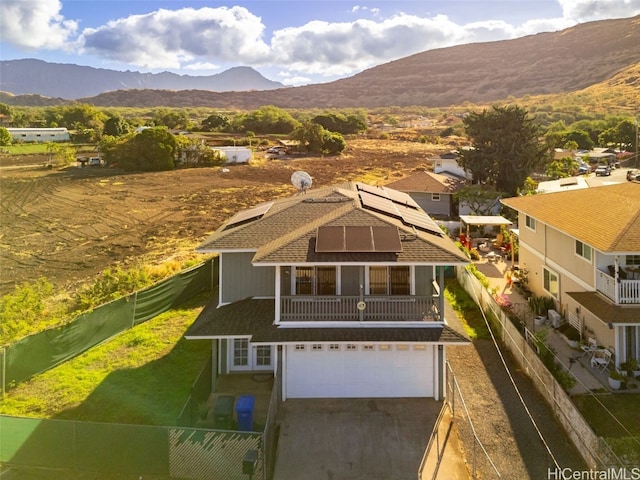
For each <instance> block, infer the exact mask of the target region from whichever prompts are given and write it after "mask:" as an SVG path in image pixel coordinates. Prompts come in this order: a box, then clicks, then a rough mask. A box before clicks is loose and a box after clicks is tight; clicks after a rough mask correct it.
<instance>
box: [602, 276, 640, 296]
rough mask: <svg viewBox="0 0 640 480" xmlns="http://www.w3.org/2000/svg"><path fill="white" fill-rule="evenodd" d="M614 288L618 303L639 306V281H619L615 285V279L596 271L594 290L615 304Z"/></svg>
mask: <svg viewBox="0 0 640 480" xmlns="http://www.w3.org/2000/svg"><path fill="white" fill-rule="evenodd" d="M616 288H617V290H618V300H617V302H618V303H621V304H622V303H624V304H640V280H620V281H619V282H618V284H617V285H616V281H615V278H613V277H612V276H611V275H609V274H607V273H605V272H603V271H602V270H596V289H597V290H598V291H599V292H601V293H603V294H604V295H606V296H607V297H608V298H610V299H611V300H612V301H613V302H616Z"/></svg>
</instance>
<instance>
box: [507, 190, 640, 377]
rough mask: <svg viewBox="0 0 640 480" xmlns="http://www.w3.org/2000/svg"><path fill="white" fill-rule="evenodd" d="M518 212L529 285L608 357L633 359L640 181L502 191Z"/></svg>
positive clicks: (638, 351)
mask: <svg viewBox="0 0 640 480" xmlns="http://www.w3.org/2000/svg"><path fill="white" fill-rule="evenodd" d="M502 203H504V204H505V205H506V206H508V207H511V208H513V209H515V210H517V212H518V225H519V248H520V252H519V255H520V260H519V263H520V268H526V269H527V270H528V272H529V275H528V278H529V287H530V289H531V290H532V291H533V292H534V293H535V294H537V295H550V296H552V297H553V298H554V299H555V300H556V302H557V307H558V308H557V310H559V311H561V312H562V313H563V314H564V316H565V318H566V319H567V320H569V321H570V322H571V323H572V324H574V325H576V326H577V328H578V329H579V330H580V331H581V332H582V334H583V335H584V337H588V336H589V337H595V339H596V340H597V342H598V344H599V345H602V346H604V347H606V348H609V349H610V350H611V351H612V352H613V353H614V354H615V363H616V365H617V366H618V365H619V364H620V363H622V362H625V361H627V360H628V359H629V358H632V357H633V358H636V359H640V184H639V183H635V182H632V183H624V184H617V185H607V186H602V187H593V188H587V189H581V190H572V191H564V192H557V193H547V194H543V195H532V196H524V197H516V198H507V199H503V200H502Z"/></svg>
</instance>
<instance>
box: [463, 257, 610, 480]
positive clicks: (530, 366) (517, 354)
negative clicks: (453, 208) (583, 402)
mask: <svg viewBox="0 0 640 480" xmlns="http://www.w3.org/2000/svg"><path fill="white" fill-rule="evenodd" d="M456 270H457V278H458V282H459V283H460V285H462V286H463V287H464V289H465V290H466V291H467V292H468V293H469V295H471V298H473V299H474V300H475V301H476V303H477V304H478V305H479V306H480V308H481V309H482V310H483V311H485V312H488V311H491V312H492V313H493V314H494V315H495V317H496V318H497V320H498V323H499V324H500V328H499V329H497V328H494V327H495V326H494V325H492V330H493V332H494V335H495V336H496V337H497V338H499V339H500V340H501V341H502V342H503V344H504V346H505V347H506V348H507V350H508V351H509V352H510V353H511V355H512V357H513V358H514V359H515V361H516V362H517V363H518V365H519V366H520V367H521V368H522V371H523V372H524V373H525V374H526V375H527V376H529V378H530V379H531V381H532V382H533V384H534V386H535V387H536V390H538V392H540V394H541V395H542V396H543V397H544V398H545V400H546V401H547V403H548V404H549V405H550V406H551V409H552V411H553V413H554V415H555V417H556V418H557V420H558V422H559V423H560V425H561V426H562V428H563V429H564V431H565V432H566V434H567V435H568V437H569V438H570V439H571V440H572V442H573V444H574V445H575V446H576V448H577V449H578V451H579V452H580V455H581V456H582V458H583V459H584V461H585V463H586V464H587V466H589V468H593V469H597V468H603V467H604V468H607V467H611V466H620V465H621V462H620V460H619V459H617V458H616V457H615V455H614V454H613V452H612V451H611V449H610V448H609V447H608V445H607V444H606V442H605V441H604V439H602V438H600V437H598V436H597V435H596V434H595V432H594V431H593V430H592V429H591V427H590V425H589V424H588V423H587V421H586V420H585V419H584V417H583V416H582V414H581V413H580V411H579V410H578V409H577V408H576V406H575V405H574V404H573V402H572V400H571V397H570V396H569V395H568V394H567V393H566V392H565V390H564V389H563V388H562V387H561V386H560V384H559V383H558V382H557V381H556V379H555V378H554V377H553V374H552V373H551V372H550V371H549V370H548V369H547V367H546V366H545V365H544V363H543V362H542V360H541V359H540V357H539V356H538V355H537V353H536V351H535V349H534V348H532V347H531V346H530V345H529V344H528V343H527V340H526V338H525V336H523V335H522V333H521V332H520V330H519V329H518V327H517V326H516V325H514V324H513V322H512V321H511V320H510V319H509V317H508V316H507V313H506V312H505V311H504V310H503V309H502V308H501V307H500V306H499V305H498V304H497V302H496V301H495V299H494V298H493V297H492V296H491V294H490V293H489V292H488V291H487V290H486V289H485V288H484V287H483V286H482V285H481V284H480V281H479V280H478V279H477V278H476V277H475V276H474V275H473V274H471V273H469V272H468V271H467V270H466V269H465V268H457V269H456ZM497 330H499V331H497Z"/></svg>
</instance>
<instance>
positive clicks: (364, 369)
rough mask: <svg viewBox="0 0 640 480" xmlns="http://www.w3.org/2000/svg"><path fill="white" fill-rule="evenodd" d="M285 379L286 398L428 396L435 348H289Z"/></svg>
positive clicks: (344, 346) (295, 346) (366, 346)
mask: <svg viewBox="0 0 640 480" xmlns="http://www.w3.org/2000/svg"><path fill="white" fill-rule="evenodd" d="M284 380H285V395H286V397H287V398H389V397H433V396H434V393H433V392H434V387H433V386H434V383H435V374H434V347H433V345H425V344H355V343H354V344H336V343H334V344H331V343H330V344H298V345H288V346H287V347H286V351H285V356H284Z"/></svg>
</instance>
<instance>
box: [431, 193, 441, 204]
mask: <svg viewBox="0 0 640 480" xmlns="http://www.w3.org/2000/svg"><path fill="white" fill-rule="evenodd" d="M431 201H432V202H439V201H440V194H439V193H432V194H431Z"/></svg>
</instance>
